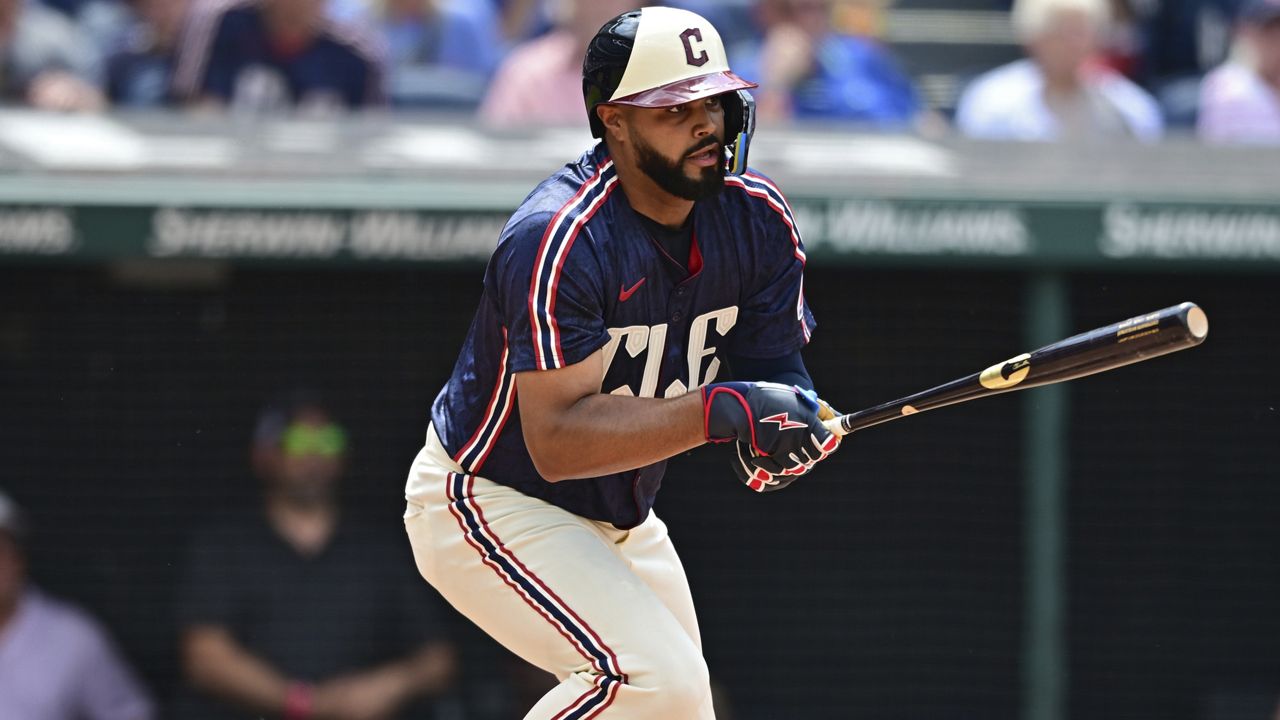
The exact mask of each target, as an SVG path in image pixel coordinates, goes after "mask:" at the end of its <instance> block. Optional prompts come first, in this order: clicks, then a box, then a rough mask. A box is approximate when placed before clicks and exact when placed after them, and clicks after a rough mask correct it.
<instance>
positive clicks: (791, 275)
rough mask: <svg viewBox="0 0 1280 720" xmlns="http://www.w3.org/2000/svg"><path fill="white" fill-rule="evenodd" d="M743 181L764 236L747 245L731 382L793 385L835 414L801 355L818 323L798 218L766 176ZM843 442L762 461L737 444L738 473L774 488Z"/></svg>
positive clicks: (824, 413) (824, 412) (823, 413)
mask: <svg viewBox="0 0 1280 720" xmlns="http://www.w3.org/2000/svg"><path fill="white" fill-rule="evenodd" d="M741 183H742V188H743V189H744V190H745V191H746V192H747V194H748V195H749V196H751V198H752V200H751V207H752V212H753V214H755V215H756V216H757V217H758V218H760V220H761V224H762V228H763V230H764V232H763V233H761V234H760V235H757V236H755V238H753V240H754V241H753V242H751V243H750V247H751V248H752V252H753V253H754V254H755V257H753V258H752V263H751V267H753V268H755V273H754V275H753V276H751V277H750V278H749V280H748V283H747V284H746V285H745V286H744V289H743V297H742V300H741V313H740V315H739V322H738V325H737V327H735V328H734V340H733V343H732V345H731V346H730V348H729V350H728V355H729V364H730V367H731V368H732V369H733V374H734V377H736V378H738V379H741V380H763V381H769V382H777V383H781V384H785V385H790V386H794V387H796V388H798V389H800V390H802V391H805V394H806V395H808V396H809V397H810V399H811V400H812V402H813V403H814V404H816V405H817V406H818V413H819V417H822V418H823V419H826V418H830V417H835V415H836V413H835V412H834V411H833V410H832V409H831V407H830V406H829V405H828V404H827V403H825V402H824V401H822V400H820V399H818V396H817V393H816V392H815V390H814V388H815V385H814V382H813V379H812V378H811V377H810V375H809V371H808V369H807V368H806V367H805V364H804V360H803V359H802V357H801V354H800V352H801V349H802V348H804V347H805V346H806V345H807V344H808V343H809V338H810V336H811V335H812V333H813V329H814V327H815V325H816V322H815V321H814V318H813V313H812V311H811V310H810V309H809V305H808V302H807V301H806V299H805V295H804V270H805V264H806V260H807V256H806V253H805V248H804V241H803V240H802V239H801V236H800V230H799V227H798V225H797V223H796V218H795V216H794V214H793V213H792V211H791V207H790V205H789V204H788V203H787V201H786V198H785V197H783V195H782V192H781V191H780V190H779V189H778V187H777V186H776V185H775V184H774V183H773V181H772V180H770V179H769V178H767V177H765V176H763V175H760V174H758V173H755V172H754V171H752V172H748V173H747V174H746V175H744V176H743V178H742V180H741ZM838 444H839V440H838V439H835V440H834V441H833V442H832V443H831V444H830V445H827V444H825V443H819V446H820V447H819V448H818V450H817V451H815V452H813V453H810V454H807V455H805V456H802V457H797V458H771V457H761V456H760V455H759V454H758V453H754V452H752V449H751V448H750V447H747V446H745V445H742V444H739V446H738V448H737V449H738V453H737V457H736V458H735V459H734V471H735V473H736V474H737V475H738V476H739V478H740V479H742V480H743V481H744V482H746V484H747V485H748V486H749V487H751V488H752V489H754V490H776V489H779V488H781V487H785V486H786V485H787V484H788V483H789V482H790V481H791V480H792V479H794V477H796V476H798V475H802V474H804V473H806V472H808V471H809V470H811V469H812V468H813V467H814V465H816V464H817V463H818V462H819V461H821V460H823V459H825V458H826V457H828V456H829V455H830V454H831V452H833V451H834V450H835V448H836V447H838Z"/></svg>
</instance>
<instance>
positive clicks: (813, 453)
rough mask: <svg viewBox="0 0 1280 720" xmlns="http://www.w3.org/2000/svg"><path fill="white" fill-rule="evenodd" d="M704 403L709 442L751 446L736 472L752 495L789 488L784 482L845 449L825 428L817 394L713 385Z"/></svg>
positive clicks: (770, 387)
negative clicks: (751, 491)
mask: <svg viewBox="0 0 1280 720" xmlns="http://www.w3.org/2000/svg"><path fill="white" fill-rule="evenodd" d="M702 402H703V411H704V418H705V431H706V437H707V440H708V441H710V442H727V441H730V440H738V441H740V442H741V443H742V444H743V445H745V446H746V447H745V448H742V449H740V451H739V453H738V457H737V458H736V460H735V471H736V472H738V471H739V470H740V472H738V474H739V477H741V478H742V479H743V481H744V482H746V483H747V485H748V486H749V487H751V488H752V489H753V490H758V491H763V490H765V489H774V490H776V489H780V487H785V484H789V483H790V480H787V481H786V483H785V484H784V483H783V482H782V478H784V477H790V478H791V479H794V477H796V476H800V475H803V474H805V473H806V472H809V470H811V469H812V468H813V466H814V465H815V464H817V463H818V462H819V461H821V460H823V459H824V458H826V457H827V456H828V455H830V454H831V452H832V451H834V450H835V449H836V448H837V447H838V446H839V444H840V439H839V438H837V437H836V436H834V435H832V434H831V432H830V431H829V430H827V429H826V427H824V426H823V425H822V420H821V418H820V415H819V414H820V413H821V412H822V408H823V404H822V403H821V402H820V401H819V400H818V399H817V395H815V394H813V392H812V391H807V390H801V389H800V388H797V387H788V386H786V385H779V384H776V383H764V382H761V383H748V382H725V383H714V384H711V385H707V386H705V387H704V388H702ZM828 411H829V410H828ZM749 468H755V470H753V471H752V470H749ZM762 473H763V474H762Z"/></svg>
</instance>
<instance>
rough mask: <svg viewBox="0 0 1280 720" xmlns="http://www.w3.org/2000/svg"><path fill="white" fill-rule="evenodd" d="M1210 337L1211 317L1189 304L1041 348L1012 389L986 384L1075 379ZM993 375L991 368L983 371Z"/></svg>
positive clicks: (1020, 387)
mask: <svg viewBox="0 0 1280 720" xmlns="http://www.w3.org/2000/svg"><path fill="white" fill-rule="evenodd" d="M1208 335H1209V318H1208V316H1207V315H1205V312H1204V310H1201V309H1200V306H1198V305H1196V304H1195V303H1190V302H1184V303H1181V304H1179V305H1174V306H1172V307H1167V308H1164V309H1162V310H1157V311H1155V312H1152V313H1147V314H1145V315H1139V316H1137V317H1133V318H1129V319H1128V320H1124V321H1122V322H1118V323H1114V324H1112V325H1107V326H1106V327H1101V328H1098V329H1096V330H1090V331H1089V332H1086V333H1081V334H1079V335H1075V336H1072V337H1069V338H1067V339H1065V340H1061V341H1059V342H1056V343H1054V344H1052V345H1048V346H1046V347H1043V348H1040V349H1039V350H1036V351H1035V352H1034V353H1031V354H1030V356H1029V357H1028V361H1029V365H1030V370H1029V372H1027V373H1026V374H1025V376H1024V377H1023V378H1022V379H1021V381H1018V382H1013V383H1011V384H1010V385H1008V386H1005V385H1003V384H1000V383H999V382H998V381H997V382H993V383H992V384H991V385H988V384H987V383H983V385H984V386H986V387H988V388H989V389H993V390H994V389H1009V390H1013V389H1017V390H1023V389H1026V388H1032V387H1039V386H1041V385H1048V384H1050V383H1056V382H1063V381H1065V380H1074V379H1075V378H1080V377H1084V376H1086V375H1092V374H1094V373H1099V372H1104V371H1106V370H1112V369H1115V368H1118V367H1123V366H1125V365H1130V364H1133V363H1136V362H1141V361H1143V360H1150V359H1151V358H1154V357H1159V356H1161V355H1167V354H1169V353H1171V352H1177V351H1178V350H1185V349H1187V348H1190V347H1195V346H1196V345H1199V344H1200V343H1202V342H1204V339H1205V338H1206V337H1208ZM995 367H999V366H993V368H995ZM990 372H992V368H988V369H987V370H986V371H984V373H990ZM998 372H999V371H997V374H998Z"/></svg>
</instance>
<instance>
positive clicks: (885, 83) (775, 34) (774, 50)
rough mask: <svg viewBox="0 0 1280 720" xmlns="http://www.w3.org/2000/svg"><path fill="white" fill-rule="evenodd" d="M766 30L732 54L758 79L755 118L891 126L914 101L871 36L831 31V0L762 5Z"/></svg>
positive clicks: (907, 116) (909, 117)
mask: <svg viewBox="0 0 1280 720" xmlns="http://www.w3.org/2000/svg"><path fill="white" fill-rule="evenodd" d="M767 5H768V10H769V12H767V13H763V14H764V15H765V16H766V17H767V18H768V19H767V20H766V22H767V24H768V29H767V31H766V33H765V38H764V41H763V43H762V44H761V45H760V47H759V48H758V49H757V50H753V51H748V53H747V57H744V58H741V59H740V58H737V57H735V58H734V63H735V66H737V67H740V68H742V74H743V76H744V77H747V78H749V79H752V80H757V81H758V82H759V83H760V92H759V96H760V117H761V118H762V119H767V120H790V119H798V120H830V121H841V122H854V123H863V124H867V125H874V126H878V127H890V128H897V127H903V126H907V125H909V124H911V123H912V121H914V120H915V119H916V117H917V115H918V114H919V113H920V111H921V104H920V99H919V97H918V95H917V94H916V90H915V88H914V86H913V85H912V84H911V80H910V78H908V77H907V75H906V73H905V72H903V70H902V69H901V67H899V65H898V63H897V61H896V60H895V59H894V58H893V56H892V55H891V54H890V53H889V51H888V50H887V49H886V48H885V47H884V46H882V45H880V44H879V43H877V42H875V41H874V40H870V39H867V38H862V37H858V36H855V35H849V34H845V33H842V32H839V31H837V30H836V29H835V28H834V27H833V26H832V21H831V20H832V18H831V14H832V7H831V0H775V1H774V2H772V3H767Z"/></svg>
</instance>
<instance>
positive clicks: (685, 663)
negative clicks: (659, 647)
mask: <svg viewBox="0 0 1280 720" xmlns="http://www.w3.org/2000/svg"><path fill="white" fill-rule="evenodd" d="M654 663H655V667H654V668H653V670H652V672H650V673H647V674H646V675H645V676H642V677H638V678H634V679H633V682H637V683H644V684H645V685H649V687H647V688H646V689H647V690H652V692H650V693H647V695H648V697H649V701H650V704H651V705H652V706H653V707H652V708H648V710H649V713H648V716H649V717H669V718H677V717H690V714H689V713H690V711H691V709H694V710H696V709H697V708H698V707H700V706H701V705H702V703H703V702H705V700H706V696H707V694H708V693H710V692H711V679H710V675H709V674H708V672H707V663H706V661H705V660H703V659H702V656H701V654H699V653H697V652H672V653H671V654H668V655H664V656H663V657H659V658H654Z"/></svg>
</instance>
